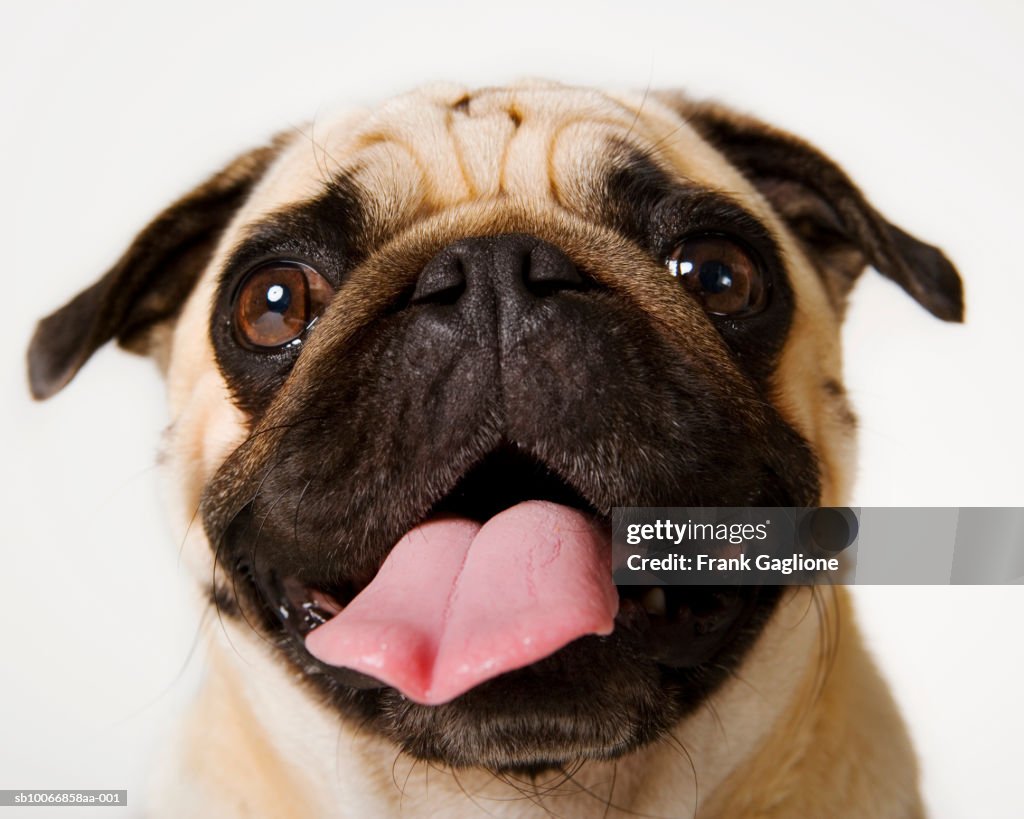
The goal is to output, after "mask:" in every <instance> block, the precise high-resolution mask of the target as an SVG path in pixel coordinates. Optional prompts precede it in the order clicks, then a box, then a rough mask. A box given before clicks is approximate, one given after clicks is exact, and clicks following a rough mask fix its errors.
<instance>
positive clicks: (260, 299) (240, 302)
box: [233, 262, 334, 349]
mask: <svg viewBox="0 0 1024 819" xmlns="http://www.w3.org/2000/svg"><path fill="white" fill-rule="evenodd" d="M333 295H334V290H333V289H332V288H331V285H330V284H329V283H328V282H327V280H326V279H324V277H323V276H321V275H320V274H319V273H317V272H316V271H315V270H313V268H311V267H307V266H306V265H304V264H299V263H298V262H270V263H269V264H264V265H261V266H260V267H257V268H256V269H255V270H252V271H251V272H250V273H249V274H248V275H247V276H246V277H245V278H244V279H243V280H242V284H241V285H240V287H239V288H238V293H237V295H236V297H235V305H234V313H233V319H234V327H235V333H236V335H237V337H238V339H239V340H240V341H241V342H242V343H243V344H244V345H246V346H248V347H253V348H256V349H271V348H274V347H281V346H283V345H285V344H290V343H292V342H294V341H296V340H297V339H299V338H300V337H301V336H302V334H303V333H305V332H306V330H307V329H308V328H309V325H310V324H311V323H312V322H313V321H314V320H315V319H316V318H317V316H319V315H320V313H322V312H323V310H324V308H325V307H326V306H327V305H328V303H330V300H331V298H332V297H333Z"/></svg>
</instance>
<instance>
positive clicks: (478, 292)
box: [412, 233, 584, 321]
mask: <svg viewBox="0 0 1024 819" xmlns="http://www.w3.org/2000/svg"><path fill="white" fill-rule="evenodd" d="M583 287H584V280H583V277H582V276H581V275H580V273H579V271H578V270H577V269H576V265H574V264H573V262H572V260H571V259H570V258H569V257H568V256H566V255H565V253H564V252H562V251H561V250H560V249H559V248H557V247H555V246H554V245H553V244H550V243H549V242H545V241H544V240H542V239H538V238H537V237H536V236H529V235H527V234H525V233H506V234H503V235H500V236H481V237H476V238H472V239H460V240H459V241H458V242H455V243H453V244H450V245H448V247H446V248H445V249H444V250H442V251H441V252H440V253H438V254H437V255H436V256H435V257H434V258H433V259H431V260H430V261H429V262H428V263H427V265H426V267H424V268H423V272H422V273H420V277H419V280H418V281H417V282H416V289H415V291H414V292H413V295H412V303H413V304H456V303H465V302H470V303H473V304H477V305H480V306H481V307H483V306H491V307H493V308H494V309H495V310H496V311H497V312H498V316H499V321H501V320H503V319H507V318H508V316H509V314H510V313H512V314H514V313H519V312H521V311H522V309H523V308H524V307H525V306H526V305H527V304H528V303H529V302H530V301H532V300H534V299H539V298H544V297H546V296H551V295H553V294H555V293H558V292H561V291H564V290H580V289H583Z"/></svg>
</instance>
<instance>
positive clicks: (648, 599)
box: [640, 586, 665, 615]
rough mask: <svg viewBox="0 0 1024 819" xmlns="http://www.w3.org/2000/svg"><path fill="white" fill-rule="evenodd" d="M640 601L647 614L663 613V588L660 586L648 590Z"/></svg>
mask: <svg viewBox="0 0 1024 819" xmlns="http://www.w3.org/2000/svg"><path fill="white" fill-rule="evenodd" d="M640 602H641V603H643V607H644V610H645V611H646V612H647V613H648V614H659V615H664V614H665V590H664V589H663V588H661V587H660V586H655V587H654V588H653V589H651V590H650V591H648V592H647V594H645V595H644V596H643V599H642V600H641V601H640Z"/></svg>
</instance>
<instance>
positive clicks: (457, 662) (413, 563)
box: [260, 445, 756, 705]
mask: <svg viewBox="0 0 1024 819" xmlns="http://www.w3.org/2000/svg"><path fill="white" fill-rule="evenodd" d="M260 586H261V592H262V596H263V598H264V600H266V601H267V602H268V603H270V604H271V605H272V607H273V608H274V610H275V613H276V614H277V616H278V618H279V619H280V621H281V622H282V624H283V625H284V626H285V628H286V629H287V630H288V631H289V632H290V633H291V635H292V637H293V638H295V639H296V640H299V641H301V642H303V643H304V645H305V649H306V650H307V651H308V652H309V653H310V654H311V655H312V656H313V657H314V658H316V660H318V661H319V662H320V663H321V664H322V665H323V666H324V667H325V668H326V669H329V673H331V674H332V675H333V676H335V678H337V679H338V680H339V681H340V682H343V683H346V684H348V685H352V686H354V687H357V688H369V687H382V686H391V687H393V688H395V689H397V690H398V691H400V692H401V693H402V694H403V695H404V696H405V697H407V698H408V699H410V700H412V701H414V702H417V703H420V704H423V705H439V704H442V703H445V702H449V701H451V700H453V699H455V698H456V697H458V696H460V695H461V694H464V693H465V692H467V691H469V690H470V689H472V688H474V687H476V686H478V685H480V684H482V683H484V682H486V681H488V680H490V679H492V678H495V677H498V676H500V675H502V674H505V673H507V672H511V671H514V670H516V669H521V668H524V667H526V666H530V665H532V664H534V663H536V662H539V661H541V660H543V659H544V658H546V657H549V656H551V655H552V654H554V653H556V652H558V651H559V650H560V649H562V648H564V647H565V646H567V645H569V644H570V643H572V642H574V641H576V640H582V639H597V640H601V639H606V638H607V636H608V635H610V634H611V633H612V632H613V631H616V630H623V631H628V632H630V633H631V634H632V635H634V636H635V638H636V639H637V640H639V641H641V643H642V644H643V646H644V648H645V650H646V653H647V654H648V655H649V656H650V657H651V658H652V659H653V660H655V661H656V662H657V663H659V664H662V665H665V666H668V667H674V668H680V667H689V666H694V665H698V664H700V663H701V662H704V661H706V660H707V659H709V658H710V657H712V656H713V655H714V653H715V652H716V651H717V650H718V649H719V648H721V647H722V646H723V645H726V644H727V643H729V641H730V638H731V636H732V635H733V634H734V633H735V632H736V631H737V630H738V629H740V628H742V626H743V624H744V622H745V621H746V619H747V618H748V616H749V615H750V613H751V612H752V611H753V609H754V608H755V604H756V592H755V593H754V594H752V593H751V592H750V590H748V589H741V588H728V589H721V588H706V587H703V588H696V587H685V588H680V587H663V586H622V587H617V586H616V585H615V584H614V583H613V582H612V567H611V527H610V521H609V520H608V518H607V517H604V516H601V515H600V514H598V512H597V511H596V510H595V508H594V507H593V506H592V505H591V504H590V503H589V502H588V500H587V499H586V497H585V495H584V493H582V492H581V491H579V490H578V489H577V488H575V487H573V486H571V485H569V484H568V483H567V482H566V481H564V480H563V479H562V478H560V477H559V476H558V475H557V474H556V473H555V472H554V471H553V470H552V469H550V468H549V467H548V466H547V465H545V464H544V463H542V462H541V461H539V460H538V459H536V458H534V457H532V456H529V455H527V454H525V453H523V452H522V451H521V450H519V449H518V448H516V447H514V446H512V445H502V446H500V447H498V448H496V449H495V450H493V451H492V452H491V453H490V454H489V455H487V456H486V457H485V458H484V459H482V460H481V461H479V462H478V463H477V464H476V465H475V466H473V467H472V468H471V469H470V470H469V471H468V472H467V473H466V474H465V475H464V476H463V477H462V478H461V479H460V480H459V481H458V482H457V484H456V485H455V487H454V488H453V489H452V490H451V491H450V492H448V493H447V494H446V495H445V496H444V497H443V498H441V499H439V500H438V501H437V502H436V503H435V504H434V505H433V507H432V508H431V510H430V511H429V513H428V514H427V515H426V517H425V518H424V520H422V521H421V522H420V523H418V524H417V525H416V526H414V527H412V528H411V529H410V530H409V531H408V532H407V533H406V534H405V535H404V536H403V537H402V538H401V539H400V540H399V542H398V543H397V544H396V545H395V546H394V548H393V549H392V550H391V552H390V554H389V555H388V556H387V558H386V559H385V560H384V562H383V564H382V565H381V566H380V567H379V569H378V571H377V574H376V575H375V576H374V577H372V578H369V579H366V580H363V581H355V580H352V581H348V582H346V583H343V584H332V585H330V586H329V587H328V586H324V587H319V586H315V585H311V584H308V583H303V582H301V581H299V580H297V579H295V578H291V577H285V578H270V579H269V580H264V581H263V582H261V583H260Z"/></svg>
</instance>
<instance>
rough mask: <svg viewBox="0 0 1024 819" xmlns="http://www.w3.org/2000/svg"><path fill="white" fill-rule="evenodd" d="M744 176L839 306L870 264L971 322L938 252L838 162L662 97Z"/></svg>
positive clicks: (778, 135)
mask: <svg viewBox="0 0 1024 819" xmlns="http://www.w3.org/2000/svg"><path fill="white" fill-rule="evenodd" d="M659 96H660V98H661V100H662V101H663V102H665V103H667V104H668V105H669V106H670V107H672V108H674V109H675V110H676V111H678V112H679V113H680V114H681V115H682V116H683V117H684V118H685V119H686V120H687V121H688V122H689V123H690V125H692V126H693V127H694V128H696V130H697V132H698V133H700V134H701V136H703V137H704V138H705V139H706V140H707V141H708V142H710V143H711V144H712V145H713V146H714V147H715V148H716V149H718V150H719V151H720V152H721V153H722V154H724V155H725V157H726V158H727V159H728V160H729V161H730V162H732V164H733V165H735V166H736V167H737V168H738V169H739V170H740V171H742V172H743V174H744V175H745V176H747V178H748V179H750V180H751V182H752V183H753V184H754V186H755V187H757V189H758V190H759V191H760V192H761V193H762V195H764V197H765V198H766V199H767V200H768V201H769V202H770V203H771V205H772V206H773V207H774V208H775V210H776V211H777V212H778V213H779V215H780V216H781V217H782V218H783V219H784V220H785V221H786V222H787V224H788V225H789V227H790V229H791V230H792V231H793V233H794V234H795V235H796V236H797V238H798V239H799V240H800V241H801V243H802V244H803V246H804V249H805V250H806V251H807V253H808V254H809V256H810V258H811V259H812V260H813V261H814V262H815V263H816V264H817V265H818V267H819V268H820V269H821V271H822V273H823V274H824V276H825V283H826V286H827V287H828V289H829V294H830V296H831V298H832V301H833V303H834V304H835V305H836V307H837V309H839V310H840V311H842V310H843V308H844V307H845V304H846V297H847V295H848V293H849V291H850V289H851V288H852V286H853V283H854V282H855V281H856V279H857V277H858V276H859V275H860V273H861V271H862V270H863V269H864V267H866V266H867V265H871V266H872V267H874V268H875V269H876V270H878V272H879V273H881V274H882V275H883V276H886V277H887V278H889V279H892V280H893V281H894V282H896V283H897V284H898V285H899V286H900V287H902V288H903V289H904V290H905V291H906V292H907V293H909V294H910V295H911V296H913V297H914V299H915V300H916V301H917V302H918V303H919V304H921V305H922V306H923V307H924V308H925V309H927V310H928V311H929V312H930V313H932V315H934V316H937V317H938V318H940V319H944V320H945V321H963V315H964V303H963V285H962V284H961V282H960V276H959V274H958V273H957V271H956V268H955V267H953V265H952V264H951V263H950V261H949V260H948V259H947V258H946V257H945V256H944V255H943V253H942V251H941V250H939V249H938V248H937V247H933V246H932V245H929V244H926V243H924V242H922V241H920V240H918V239H915V238H914V237H913V236H911V235H910V234H909V233H906V232H905V231H903V230H901V229H900V228H898V227H896V226H895V225H892V224H890V223H889V222H887V221H886V220H885V219H884V218H883V217H882V215H881V214H880V213H879V212H878V211H876V210H875V209H874V208H873V207H872V206H871V204H870V203H869V202H868V201H867V200H866V199H865V198H864V195H863V194H862V193H861V192H860V190H859V189H858V188H857V186H856V185H854V184H853V182H852V181H851V180H850V178H849V177H848V176H847V175H846V174H845V173H844V172H843V171H842V169H840V168H839V166H838V165H836V164H835V163H834V162H833V161H832V160H831V159H829V158H828V157H827V156H825V155H824V154H823V153H821V152H820V151H819V150H817V149H816V148H814V147H813V146H812V145H809V144H808V143H806V142H804V141H803V140H801V139H799V138H797V137H795V136H792V135H791V134H788V133H786V132H784V131H781V130H778V129H776V128H773V127H771V126H769V125H766V124H765V123H763V122H760V121H758V120H756V119H754V118H752V117H747V116H744V115H741V114H736V113H735V112H732V111H729V110H727V109H724V108H722V107H720V106H718V105H715V104H713V103H706V102H693V101H690V100H688V99H687V98H686V97H684V96H683V95H681V94H674V93H666V94H661V95H659Z"/></svg>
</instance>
